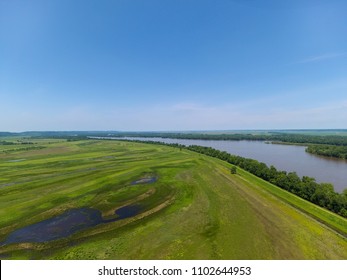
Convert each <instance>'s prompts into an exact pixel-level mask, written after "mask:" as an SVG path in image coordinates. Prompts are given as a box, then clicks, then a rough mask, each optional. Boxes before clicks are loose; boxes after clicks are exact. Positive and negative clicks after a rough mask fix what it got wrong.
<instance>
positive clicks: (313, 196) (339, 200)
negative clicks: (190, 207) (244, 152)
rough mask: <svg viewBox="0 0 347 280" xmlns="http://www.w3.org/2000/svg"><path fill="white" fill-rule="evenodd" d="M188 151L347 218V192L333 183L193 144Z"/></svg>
mask: <svg viewBox="0 0 347 280" xmlns="http://www.w3.org/2000/svg"><path fill="white" fill-rule="evenodd" d="M187 149H188V150H191V151H194V152H198V153H201V154H204V155H208V156H212V157H215V158H219V159H221V160H223V161H227V162H228V163H231V164H233V165H236V166H238V167H240V168H242V169H244V170H246V171H248V172H250V173H252V174H254V175H255V176H257V177H260V178H262V179H264V180H265V181H268V182H270V183H272V184H274V185H276V186H278V187H280V188H282V189H284V190H287V191H289V192H291V193H293V194H295V195H297V196H299V197H301V198H303V199H305V200H308V201H310V202H312V203H314V204H316V205H319V206H321V207H323V208H325V209H328V210H330V211H332V212H335V213H336V214H339V215H341V216H342V217H345V218H347V189H345V190H344V191H343V193H342V194H340V193H337V192H335V191H334V187H333V185H332V184H329V183H317V182H316V180H315V179H314V178H311V177H308V176H303V177H302V178H300V177H299V176H298V175H297V174H296V172H288V173H287V172H286V171H279V170H277V169H276V168H275V167H274V166H270V167H268V166H267V165H266V164H265V163H263V162H259V161H257V160H255V159H249V158H244V157H240V156H235V155H231V154H229V153H227V152H222V151H219V150H216V149H213V148H210V147H202V146H196V145H192V146H188V147H187Z"/></svg>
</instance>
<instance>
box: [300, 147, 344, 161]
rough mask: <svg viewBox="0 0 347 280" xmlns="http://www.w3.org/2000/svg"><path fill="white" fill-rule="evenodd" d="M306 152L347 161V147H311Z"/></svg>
mask: <svg viewBox="0 0 347 280" xmlns="http://www.w3.org/2000/svg"><path fill="white" fill-rule="evenodd" d="M306 152H308V153H311V154H315V155H320V156H326V157H334V158H342V159H347V146H332V145H309V146H308V147H307V148H306Z"/></svg>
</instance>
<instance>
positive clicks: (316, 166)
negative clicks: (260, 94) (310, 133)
mask: <svg viewBox="0 0 347 280" xmlns="http://www.w3.org/2000/svg"><path fill="white" fill-rule="evenodd" d="M110 138H112V137H109V139H110ZM112 139H127V140H141V141H159V142H163V143H168V144H173V143H178V144H182V145H186V146H189V145H198V146H205V147H212V148H214V149H217V150H220V151H225V152H228V153H230V154H233V155H238V156H242V157H245V158H252V159H256V160H258V161H260V162H264V163H265V164H267V165H268V166H270V165H273V166H275V167H276V168H277V170H284V171H287V172H293V171H294V172H296V173H297V174H298V175H299V176H300V177H301V176H309V177H313V178H315V179H316V181H317V182H319V183H323V182H325V183H332V184H333V185H334V188H335V191H337V192H342V191H343V189H345V188H347V161H346V160H342V159H333V158H328V157H321V156H316V155H312V154H309V153H307V152H305V148H306V147H304V146H295V145H279V144H271V143H266V142H264V141H245V140H242V141H230V140H195V139H194V140H192V139H172V138H158V137H153V138H147V137H146V138H144V137H123V138H118V137H114V138H112Z"/></svg>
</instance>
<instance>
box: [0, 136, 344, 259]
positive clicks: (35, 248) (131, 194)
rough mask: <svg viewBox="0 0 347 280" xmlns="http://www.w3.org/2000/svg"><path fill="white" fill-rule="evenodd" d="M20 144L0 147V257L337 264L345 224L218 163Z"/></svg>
mask: <svg viewBox="0 0 347 280" xmlns="http://www.w3.org/2000/svg"><path fill="white" fill-rule="evenodd" d="M8 141H12V140H11V139H10V138H9V140H8ZM30 141H32V143H29V144H25V145H23V144H21V143H20V142H18V143H17V144H15V145H0V205H1V208H0V258H1V259H347V239H346V235H347V220H346V219H344V218H342V217H340V216H338V215H335V214H333V213H331V212H329V211H327V210H324V209H322V208H320V207H318V206H316V205H313V204H311V203H309V202H307V201H304V200H302V199H300V198H298V197H296V196H294V195H292V194H290V193H288V192H286V191H284V190H282V189H279V188H277V187H276V186H274V185H272V184H270V183H268V182H265V181H263V180H261V179H260V178H258V177H255V176H253V175H251V174H250V173H248V172H246V171H244V170H242V169H240V168H237V174H231V173H230V168H231V165H230V164H228V163H226V162H223V161H221V160H218V159H216V158H211V157H208V156H205V155H201V154H198V153H195V152H192V151H189V150H186V149H182V148H178V147H168V146H163V145H156V144H143V143H134V142H125V141H108V140H81V141H66V140H63V139H32V140H30ZM43 225H45V226H43ZM62 229H64V230H62ZM60 232H62V234H59V233H60ZM41 237H45V238H41ZM48 237H51V238H48ZM40 238H41V239H40Z"/></svg>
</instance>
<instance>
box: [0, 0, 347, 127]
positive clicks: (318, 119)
mask: <svg viewBox="0 0 347 280" xmlns="http://www.w3.org/2000/svg"><path fill="white" fill-rule="evenodd" d="M324 128H329V129H342V128H347V1H344V0H291V1H278V0H262V1H260V0H217V1H216V0H93V1H91V0H73V1H71V0H50V1H46V0H41V1H40V0H30V1H29V0H27V1H19V0H0V131H13V132H15V131H32V130H117V131H182V130H232V129H324Z"/></svg>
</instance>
